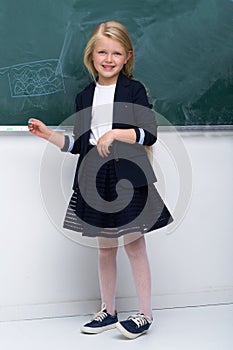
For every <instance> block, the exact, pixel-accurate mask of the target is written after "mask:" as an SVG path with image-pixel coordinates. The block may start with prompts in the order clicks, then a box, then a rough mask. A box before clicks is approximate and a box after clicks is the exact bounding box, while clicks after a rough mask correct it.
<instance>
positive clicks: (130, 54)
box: [125, 50, 133, 64]
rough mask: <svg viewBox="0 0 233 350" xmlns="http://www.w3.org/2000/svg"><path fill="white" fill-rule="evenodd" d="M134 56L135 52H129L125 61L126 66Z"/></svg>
mask: <svg viewBox="0 0 233 350" xmlns="http://www.w3.org/2000/svg"><path fill="white" fill-rule="evenodd" d="M132 56H133V50H130V51H129V52H128V55H127V57H126V59H125V64H126V63H127V62H128V60H129V59H130V58H131V57H132Z"/></svg>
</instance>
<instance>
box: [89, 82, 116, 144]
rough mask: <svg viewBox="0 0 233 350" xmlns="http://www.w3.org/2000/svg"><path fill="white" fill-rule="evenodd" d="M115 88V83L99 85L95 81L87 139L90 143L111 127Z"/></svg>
mask: <svg viewBox="0 0 233 350" xmlns="http://www.w3.org/2000/svg"><path fill="white" fill-rule="evenodd" d="M115 88H116V84H114V85H99V84H98V83H96V87H95V92H94V98H93V105H92V120H91V134H90V140H89V142H90V144H91V145H96V144H97V141H98V140H99V138H100V137H101V136H102V135H103V134H105V133H106V132H107V131H109V130H111V129H112V116H113V101H114V94H115Z"/></svg>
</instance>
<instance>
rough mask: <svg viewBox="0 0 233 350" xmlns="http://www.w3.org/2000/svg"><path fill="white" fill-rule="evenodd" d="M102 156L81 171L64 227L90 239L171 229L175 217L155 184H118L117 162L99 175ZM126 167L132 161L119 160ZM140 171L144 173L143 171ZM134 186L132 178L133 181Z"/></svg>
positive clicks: (102, 167)
mask: <svg viewBox="0 0 233 350" xmlns="http://www.w3.org/2000/svg"><path fill="white" fill-rule="evenodd" d="M98 157H99V155H98V154H97V151H96V155H95V157H92V160H91V161H89V162H86V163H85V164H84V166H83V168H82V176H81V177H80V182H79V186H78V187H77V188H76V190H75V191H74V192H73V194H72V197H71V199H70V202H69V205H68V208H67V212H66V215H65V219H64V224H63V227H64V228H66V229H69V230H72V231H77V232H80V233H82V235H83V236H89V237H97V236H100V237H109V238H114V237H120V236H122V235H125V234H127V233H135V232H141V233H143V234H144V233H146V232H149V231H153V230H156V229H159V228H162V227H164V226H166V225H168V224H169V223H170V222H172V221H173V219H172V216H171V214H170V212H169V210H168V208H167V207H166V205H165V203H164V202H163V200H162V198H161V197H160V195H159V193H158V191H157V190H156V188H155V186H154V184H149V185H148V186H143V187H136V188H134V187H133V184H132V183H131V186H129V185H128V183H125V182H123V181H122V182H121V181H120V182H119V181H118V179H117V177H116V172H115V164H114V162H115V160H114V159H111V160H109V161H108V160H107V158H106V161H105V163H104V164H102V166H101V167H100V168H99V169H98V171H97V172H96V171H93V169H96V166H97V168H98V165H97V164H94V163H93V162H98ZM120 161H124V162H125V166H130V161H127V160H124V159H120ZM140 171H141V170H140ZM131 182H132V177H131Z"/></svg>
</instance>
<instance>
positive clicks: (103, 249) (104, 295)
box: [98, 237, 118, 315]
mask: <svg viewBox="0 0 233 350" xmlns="http://www.w3.org/2000/svg"><path fill="white" fill-rule="evenodd" d="M98 242H99V283H100V292H101V299H102V303H104V304H105V305H106V308H107V311H108V313H110V314H112V315H113V314H114V313H115V292H116V278H117V264H116V255H117V249H118V246H117V239H112V238H102V237H101V238H99V239H98Z"/></svg>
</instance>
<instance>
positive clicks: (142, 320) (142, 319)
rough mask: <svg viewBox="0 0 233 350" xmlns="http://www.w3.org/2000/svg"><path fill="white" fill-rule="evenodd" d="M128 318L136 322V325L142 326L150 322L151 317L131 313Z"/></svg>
mask: <svg viewBox="0 0 233 350" xmlns="http://www.w3.org/2000/svg"><path fill="white" fill-rule="evenodd" d="M128 320H132V321H133V322H134V323H136V325H137V327H138V328H139V327H142V326H144V325H145V324H147V323H152V321H153V319H152V318H150V317H147V316H145V315H143V314H136V315H132V316H130V317H129V318H128Z"/></svg>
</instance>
